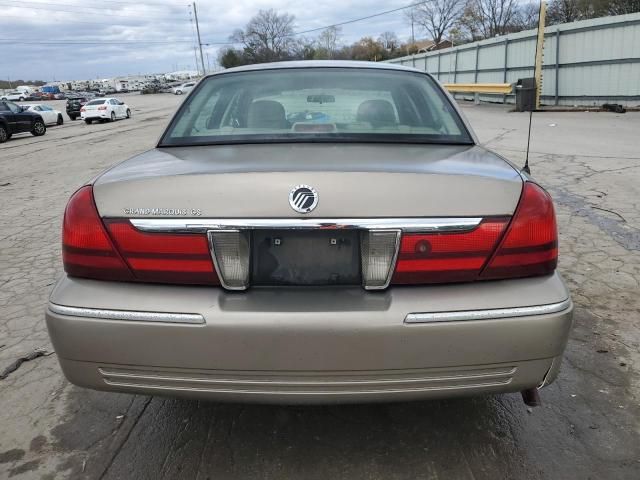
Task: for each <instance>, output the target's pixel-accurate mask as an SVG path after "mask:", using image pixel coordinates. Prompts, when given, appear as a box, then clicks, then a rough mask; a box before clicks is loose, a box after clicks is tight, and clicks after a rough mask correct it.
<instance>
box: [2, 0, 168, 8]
mask: <svg viewBox="0 0 640 480" xmlns="http://www.w3.org/2000/svg"><path fill="white" fill-rule="evenodd" d="M3 1H5V2H10V3H18V4H20V5H24V4H28V5H52V6H56V7H57V6H62V7H73V8H81V9H84V10H86V9H90V10H114V9H118V8H124V7H123V6H113V7H109V6H92V5H86V4H85V3H61V2H55V3H52V2H34V1H30V0H21V1H18V0H3ZM119 3H120V2H119ZM122 3H124V2H122ZM124 5H126V6H128V7H129V8H134V9H135V8H146V7H151V8H158V6H159V5H145V4H144V3H140V2H136V3H134V4H131V3H124ZM179 6H180V5H166V4H165V5H164V8H165V9H167V8H169V9H171V8H173V7H179Z"/></svg>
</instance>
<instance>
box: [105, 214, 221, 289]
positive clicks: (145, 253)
mask: <svg viewBox="0 0 640 480" xmlns="http://www.w3.org/2000/svg"><path fill="white" fill-rule="evenodd" d="M105 224H106V226H107V230H108V231H109V233H110V235H111V238H112V239H113V241H114V243H115V245H116V247H117V249H118V251H119V252H120V254H121V255H122V257H123V258H124V259H125V261H126V262H127V263H128V264H129V267H130V268H131V270H132V272H133V274H134V276H135V277H136V279H138V280H141V281H145V282H162V283H183V284H210V285H211V284H213V285H218V284H219V282H218V277H217V275H216V273H215V270H214V266H213V262H212V260H211V254H210V252H209V243H208V240H207V236H206V235H205V234H170V233H146V232H141V231H139V230H136V229H135V228H134V227H133V225H131V223H130V222H129V220H126V219H107V220H105Z"/></svg>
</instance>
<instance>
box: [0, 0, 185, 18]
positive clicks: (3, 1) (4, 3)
mask: <svg viewBox="0 0 640 480" xmlns="http://www.w3.org/2000/svg"><path fill="white" fill-rule="evenodd" d="M7 2H16V3H18V5H14V4H9V5H7ZM24 3H25V2H18V1H17V0H0V4H1V5H2V6H5V7H9V8H20V9H25V10H44V11H47V12H65V13H81V14H82V15H96V16H101V17H121V18H140V16H141V15H142V14H138V15H120V14H117V13H106V12H83V11H78V10H68V9H64V8H58V7H57V5H58V4H55V3H38V4H37V5H50V6H53V7H56V8H47V7H35V6H25V5H24ZM77 8H81V7H77ZM144 17H145V18H148V19H151V20H166V21H169V20H172V18H171V17H170V16H167V17H159V16H155V15H153V16H151V15H146V14H145V15H144Z"/></svg>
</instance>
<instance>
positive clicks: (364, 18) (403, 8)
mask: <svg viewBox="0 0 640 480" xmlns="http://www.w3.org/2000/svg"><path fill="white" fill-rule="evenodd" d="M430 1H431V0H424V1H422V2H416V3H412V4H410V5H405V6H404V7H398V8H393V9H391V10H385V11H384V12H379V13H373V14H371V15H367V16H366V17H360V18H354V19H352V20H347V21H344V22H339V23H333V24H331V25H325V26H324V27H317V28H311V29H309V30H303V31H301V32H294V33H293V34H292V36H294V35H303V34H305V33H312V32H319V31H321V30H326V29H327V28H332V27H341V26H343V25H349V24H350V23H356V22H361V21H363V20H369V19H370V18H375V17H381V16H383V15H388V14H389V13H395V12H399V11H401V10H406V9H407V8H413V7H417V6H418V5H423V4H425V3H429V2H430Z"/></svg>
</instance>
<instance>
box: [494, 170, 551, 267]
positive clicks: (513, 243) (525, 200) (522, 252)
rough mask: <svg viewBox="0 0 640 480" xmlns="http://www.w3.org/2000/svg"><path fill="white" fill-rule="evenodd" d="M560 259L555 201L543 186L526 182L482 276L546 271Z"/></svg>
mask: <svg viewBox="0 0 640 480" xmlns="http://www.w3.org/2000/svg"><path fill="white" fill-rule="evenodd" d="M557 263H558V228H557V225H556V215H555V212H554V209H553V202H552V200H551V197H550V196H549V194H548V193H547V192H546V191H544V190H543V189H542V187H540V186H539V185H536V184H535V183H532V182H526V183H525V184H524V189H523V191H522V195H521V197H520V203H519V204H518V208H517V209H516V213H515V214H514V216H513V220H512V221H511V224H510V225H509V228H508V230H507V233H506V234H505V236H504V239H503V240H502V242H501V243H500V245H499V246H498V249H497V251H496V253H495V254H494V255H493V257H492V258H491V260H490V261H489V264H488V265H487V267H486V268H485V269H484V271H483V272H482V275H481V277H482V278H485V279H489V278H491V279H496V278H515V277H531V276H535V275H546V274H549V273H551V272H553V271H554V270H555V268H556V265H557Z"/></svg>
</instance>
